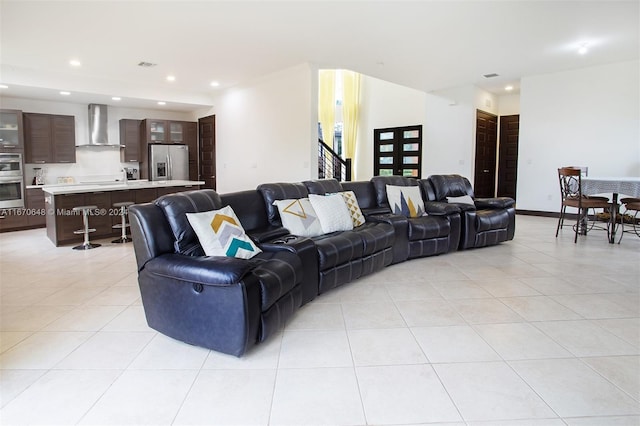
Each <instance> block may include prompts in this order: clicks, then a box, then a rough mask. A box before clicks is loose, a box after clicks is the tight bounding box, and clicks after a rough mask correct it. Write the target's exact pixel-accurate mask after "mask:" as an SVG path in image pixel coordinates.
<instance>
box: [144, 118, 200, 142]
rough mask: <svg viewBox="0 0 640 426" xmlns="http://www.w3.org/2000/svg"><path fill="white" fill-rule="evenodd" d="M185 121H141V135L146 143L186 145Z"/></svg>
mask: <svg viewBox="0 0 640 426" xmlns="http://www.w3.org/2000/svg"><path fill="white" fill-rule="evenodd" d="M186 124H190V122H187V121H172V120H156V119H153V118H147V119H146V120H143V122H142V126H141V133H140V134H141V135H142V138H143V140H144V141H145V142H146V143H187V141H186V140H185V136H186V135H185V132H186V126H185V125H186Z"/></svg>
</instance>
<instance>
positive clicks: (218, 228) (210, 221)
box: [186, 206, 262, 259]
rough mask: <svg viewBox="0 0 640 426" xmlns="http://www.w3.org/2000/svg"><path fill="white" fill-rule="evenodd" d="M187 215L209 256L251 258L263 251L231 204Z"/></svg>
mask: <svg viewBox="0 0 640 426" xmlns="http://www.w3.org/2000/svg"><path fill="white" fill-rule="evenodd" d="M186 215H187V220H189V224H191V227H192V228H193V231H194V232H195V233H196V235H197V236H198V240H199V241H200V245H201V246H202V249H203V250H204V253H205V254H206V255H207V256H227V257H237V258H240V259H251V258H252V257H253V256H255V255H256V254H258V253H260V252H262V250H260V249H259V248H258V247H257V246H256V245H255V244H254V243H253V241H251V238H249V237H248V236H247V234H246V233H245V232H244V228H243V227H242V224H240V220H238V217H237V216H236V214H235V212H234V211H233V209H232V208H231V207H230V206H226V207H223V208H221V209H220V210H210V211H207V212H202V213H186Z"/></svg>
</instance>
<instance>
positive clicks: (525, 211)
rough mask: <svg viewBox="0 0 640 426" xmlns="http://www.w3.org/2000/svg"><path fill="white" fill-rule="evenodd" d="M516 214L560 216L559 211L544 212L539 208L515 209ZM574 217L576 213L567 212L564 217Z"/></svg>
mask: <svg viewBox="0 0 640 426" xmlns="http://www.w3.org/2000/svg"><path fill="white" fill-rule="evenodd" d="M516 214H521V215H523V216H540V217H555V218H556V219H557V218H559V217H560V213H558V212H545V211H540V210H520V209H516ZM572 216H573V217H574V219H575V217H576V215H575V214H574V215H571V214H567V215H566V216H565V217H572Z"/></svg>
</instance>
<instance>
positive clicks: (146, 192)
mask: <svg viewBox="0 0 640 426" xmlns="http://www.w3.org/2000/svg"><path fill="white" fill-rule="evenodd" d="M203 184H204V182H201V181H190V180H166V181H146V180H131V181H128V182H118V181H113V182H100V183H88V184H78V185H46V186H43V187H41V188H42V190H43V191H44V201H45V214H46V227H47V237H49V239H50V240H51V241H52V242H53V243H54V244H55V245H56V246H61V245H66V244H75V243H78V242H82V240H83V236H82V235H78V234H74V231H76V230H78V229H81V228H82V215H81V214H80V213H78V212H74V211H73V208H74V207H78V206H86V205H92V206H96V207H97V208H96V209H95V211H93V212H92V215H91V217H90V218H89V226H90V227H91V228H95V230H96V231H95V232H93V233H91V239H92V240H95V239H100V238H107V237H118V236H119V235H120V232H121V231H120V230H119V229H114V228H113V225H116V224H118V223H120V210H119V209H118V208H115V207H113V204H114V203H119V202H123V201H132V202H134V203H136V204H140V203H148V202H150V201H153V200H155V199H156V198H158V197H160V196H162V195H165V194H171V193H175V192H183V191H191V190H194V189H199V188H200V185H203Z"/></svg>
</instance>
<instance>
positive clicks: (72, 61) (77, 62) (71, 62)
mask: <svg viewBox="0 0 640 426" xmlns="http://www.w3.org/2000/svg"><path fill="white" fill-rule="evenodd" d="M69 65H71V66H72V67H79V66H82V62H80V61H79V60H77V59H72V60H70V61H69Z"/></svg>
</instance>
